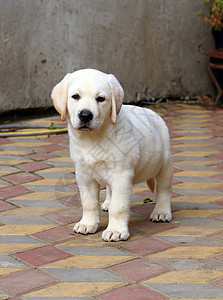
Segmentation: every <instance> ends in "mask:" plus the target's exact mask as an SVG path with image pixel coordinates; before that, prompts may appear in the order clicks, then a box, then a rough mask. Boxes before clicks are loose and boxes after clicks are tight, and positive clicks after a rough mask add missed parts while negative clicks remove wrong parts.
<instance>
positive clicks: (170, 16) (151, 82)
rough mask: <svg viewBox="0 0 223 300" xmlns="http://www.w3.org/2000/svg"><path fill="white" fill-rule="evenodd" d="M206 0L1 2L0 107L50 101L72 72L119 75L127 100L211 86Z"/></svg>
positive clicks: (187, 93)
mask: <svg viewBox="0 0 223 300" xmlns="http://www.w3.org/2000/svg"><path fill="white" fill-rule="evenodd" d="M202 6H203V5H202V3H201V0H16V1H15V0H0V8H1V9H0V35H1V36H0V38H1V46H0V69H1V72H0V82H1V85H0V112H3V111H8V110H11V109H18V108H30V107H48V106H51V105H52V103H51V99H50V92H51V89H52V87H53V86H54V85H55V84H56V83H57V82H58V81H59V80H61V79H62V77H63V76H64V75H65V74H66V73H67V72H72V71H74V70H77V69H80V68H86V67H91V68H96V69H99V70H101V71H104V72H108V73H113V74H115V75H116V77H117V78H118V79H119V81H120V82H121V84H122V85H123V87H124V90H125V95H126V96H125V102H132V101H135V100H136V93H138V99H140V98H142V97H160V96H172V97H176V96H194V95H198V94H201V93H202V92H204V91H207V90H210V89H211V84H210V79H209V76H208V74H207V72H206V69H205V65H204V63H205V57H204V56H201V55H200V54H199V53H198V52H197V46H198V44H200V43H202V42H208V43H210V44H211V45H212V43H213V41H212V37H211V33H210V29H209V28H208V26H207V25H205V24H204V22H198V19H197V15H196V11H198V10H199V9H200V8H201V7H202Z"/></svg>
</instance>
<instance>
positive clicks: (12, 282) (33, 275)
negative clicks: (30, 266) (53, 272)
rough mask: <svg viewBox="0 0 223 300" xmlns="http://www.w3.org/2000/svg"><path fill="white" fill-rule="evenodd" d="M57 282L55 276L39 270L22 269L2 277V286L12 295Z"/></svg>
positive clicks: (0, 283)
mask: <svg viewBox="0 0 223 300" xmlns="http://www.w3.org/2000/svg"><path fill="white" fill-rule="evenodd" d="M55 283H56V281H55V279H54V278H53V277H51V276H49V275H47V274H45V273H43V272H40V271H37V270H25V271H20V272H16V273H14V274H12V275H9V276H5V277H1V278H0V286H1V287H2V288H3V289H4V290H5V291H6V292H8V293H9V294H10V295H12V296H20V295H23V294H25V293H28V292H31V291H33V290H36V289H40V288H44V287H45V286H49V285H52V284H55Z"/></svg>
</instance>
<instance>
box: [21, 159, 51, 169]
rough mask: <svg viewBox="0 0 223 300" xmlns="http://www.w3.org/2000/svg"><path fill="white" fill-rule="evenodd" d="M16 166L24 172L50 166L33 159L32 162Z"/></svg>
mask: <svg viewBox="0 0 223 300" xmlns="http://www.w3.org/2000/svg"><path fill="white" fill-rule="evenodd" d="M16 168H18V169H20V170H22V171H26V172H35V171H39V170H44V169H47V168H51V166H50V165H49V164H46V163H43V162H35V161H34V162H29V163H24V164H18V165H16Z"/></svg>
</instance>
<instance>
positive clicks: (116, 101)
mask: <svg viewBox="0 0 223 300" xmlns="http://www.w3.org/2000/svg"><path fill="white" fill-rule="evenodd" d="M108 78H109V85H110V88H111V94H112V105H111V121H112V123H113V124H114V125H115V124H116V122H117V115H118V113H119V111H120V109H121V106H122V102H123V98H124V91H123V88H122V86H121V84H120V83H119V82H118V80H117V79H116V78H115V76H114V75H112V74H109V75H108Z"/></svg>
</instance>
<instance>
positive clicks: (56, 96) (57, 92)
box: [51, 73, 70, 121]
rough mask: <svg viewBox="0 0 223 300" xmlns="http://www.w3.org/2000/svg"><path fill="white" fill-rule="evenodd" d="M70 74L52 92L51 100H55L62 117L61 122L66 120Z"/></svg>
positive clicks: (55, 105)
mask: <svg viewBox="0 0 223 300" xmlns="http://www.w3.org/2000/svg"><path fill="white" fill-rule="evenodd" d="M69 78H70V73H68V74H67V75H66V76H65V77H64V79H63V80H62V81H61V82H59V83H58V84H57V85H56V86H55V87H54V88H53V90H52V93H51V98H52V100H53V105H54V107H55V108H56V110H57V111H58V113H59V114H60V115H61V121H65V120H66V110H67V93H68V83H69Z"/></svg>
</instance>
